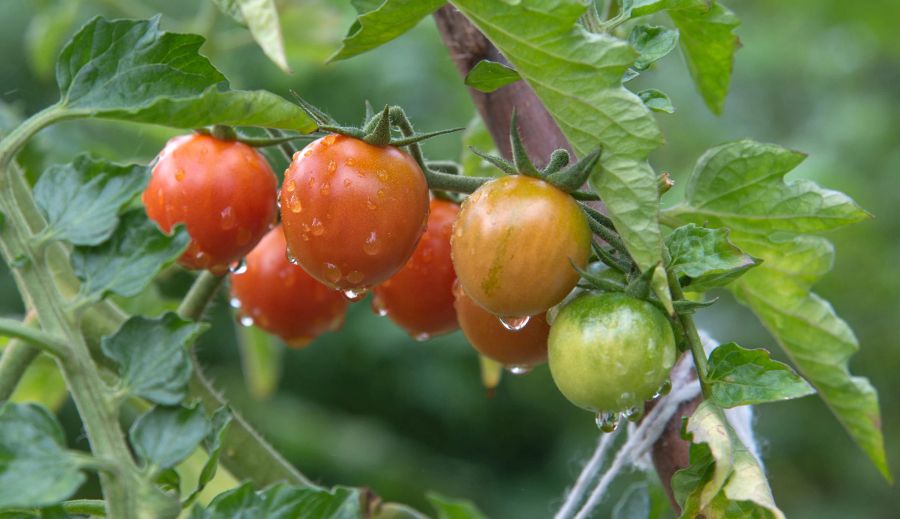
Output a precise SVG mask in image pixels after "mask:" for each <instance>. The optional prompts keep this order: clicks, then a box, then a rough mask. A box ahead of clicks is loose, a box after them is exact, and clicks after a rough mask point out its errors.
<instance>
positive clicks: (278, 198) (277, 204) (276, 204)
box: [275, 191, 281, 211]
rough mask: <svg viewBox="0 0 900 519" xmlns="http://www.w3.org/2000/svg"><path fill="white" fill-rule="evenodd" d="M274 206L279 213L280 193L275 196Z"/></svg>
mask: <svg viewBox="0 0 900 519" xmlns="http://www.w3.org/2000/svg"><path fill="white" fill-rule="evenodd" d="M275 206H276V207H278V210H279V211H281V191H279V192H278V194H277V195H275Z"/></svg>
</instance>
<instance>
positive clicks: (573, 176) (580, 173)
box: [544, 149, 602, 193]
mask: <svg viewBox="0 0 900 519" xmlns="http://www.w3.org/2000/svg"><path fill="white" fill-rule="evenodd" d="M601 152H602V150H600V149H597V150H595V151H593V152H591V153H590V154H589V155H588V156H586V157H585V158H583V159H581V160H580V161H578V162H576V163H575V164H572V165H570V166H569V167H567V168H565V169H562V170H560V171H557V172H556V173H553V174H550V175H547V176H546V178H545V179H544V180H546V181H547V182H549V183H551V184H553V185H554V186H556V187H558V188H559V189H561V190H563V191H565V192H567V193H571V192H572V191H576V190H578V188H580V187H581V186H583V185H584V184H585V182H587V179H588V177H590V176H591V172H592V171H593V170H594V167H595V166H596V165H597V162H598V161H599V160H600V154H601Z"/></svg>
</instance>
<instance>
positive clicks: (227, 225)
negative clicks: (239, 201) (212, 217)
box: [219, 205, 237, 231]
mask: <svg viewBox="0 0 900 519" xmlns="http://www.w3.org/2000/svg"><path fill="white" fill-rule="evenodd" d="M219 216H220V217H221V218H222V229H224V230H226V231H227V230H229V229H233V228H234V225H235V224H236V223H237V217H236V216H235V215H234V208H232V207H231V206H230V205H229V206H228V207H226V208H225V209H222V212H221V213H220V214H219Z"/></svg>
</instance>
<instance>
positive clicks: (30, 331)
mask: <svg viewBox="0 0 900 519" xmlns="http://www.w3.org/2000/svg"><path fill="white" fill-rule="evenodd" d="M0 335H5V336H7V337H10V338H14V339H20V340H23V341H25V342H27V343H29V344H31V345H32V346H37V347H38V348H40V349H42V350H44V351H46V352H47V353H50V354H52V355H53V356H55V357H64V356H65V355H66V346H65V344H63V343H62V341H61V340H60V339H59V338H58V337H54V336H52V335H50V334H47V333H44V332H42V331H40V330H38V329H37V328H34V327H33V326H28V325H27V324H25V323H24V322H22V321H17V320H15V319H7V318H4V317H0Z"/></svg>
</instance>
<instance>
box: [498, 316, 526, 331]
mask: <svg viewBox="0 0 900 519" xmlns="http://www.w3.org/2000/svg"><path fill="white" fill-rule="evenodd" d="M497 320H499V321H500V324H502V325H503V327H504V328H506V329H507V330H509V331H511V332H517V331H519V330H521V329H522V328H525V327H526V326H528V321H529V320H531V316H528V315H526V316H524V317H497Z"/></svg>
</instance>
